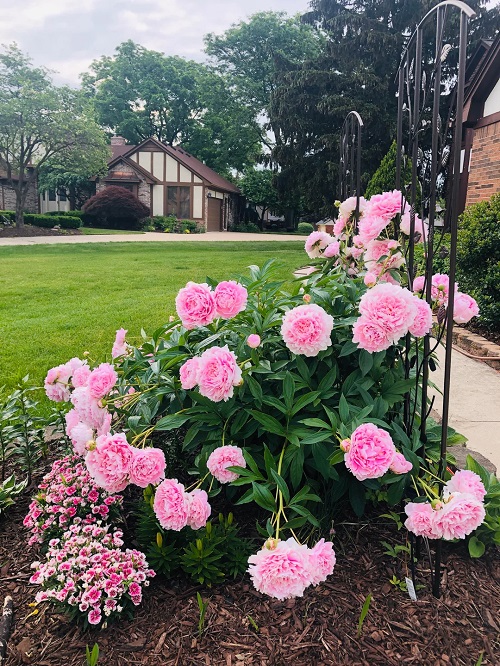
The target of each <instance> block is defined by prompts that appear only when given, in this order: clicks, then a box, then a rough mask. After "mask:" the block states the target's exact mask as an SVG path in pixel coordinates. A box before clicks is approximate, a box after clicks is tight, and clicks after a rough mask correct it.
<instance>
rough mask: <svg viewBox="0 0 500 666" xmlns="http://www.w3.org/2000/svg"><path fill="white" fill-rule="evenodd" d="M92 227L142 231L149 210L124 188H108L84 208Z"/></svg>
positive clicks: (95, 196)
mask: <svg viewBox="0 0 500 666" xmlns="http://www.w3.org/2000/svg"><path fill="white" fill-rule="evenodd" d="M83 211H84V213H85V215H86V217H87V216H88V218H89V221H90V222H91V224H92V226H101V227H104V228H107V229H140V228H141V226H142V225H141V220H143V219H144V218H145V217H147V216H148V215H149V208H148V207H147V206H145V205H144V204H143V203H142V201H139V199H137V197H135V196H134V195H133V194H132V192H130V191H129V190H126V189H125V188H124V187H117V186H110V187H106V188H105V189H104V190H101V192H98V194H95V195H94V196H93V197H91V198H90V199H89V200H88V201H87V202H86V203H85V205H84V206H83Z"/></svg>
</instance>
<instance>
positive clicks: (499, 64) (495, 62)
mask: <svg viewBox="0 0 500 666" xmlns="http://www.w3.org/2000/svg"><path fill="white" fill-rule="evenodd" d="M499 78H500V33H498V35H497V36H496V37H495V39H493V40H486V39H483V40H481V43H480V45H479V47H478V48H477V50H476V51H475V52H474V53H473V54H472V56H471V59H470V61H469V63H468V66H467V70H466V88H465V96H464V110H463V122H464V123H465V124H466V125H468V126H471V125H474V123H475V122H476V121H477V120H479V118H480V117H481V115H482V113H483V110H484V102H485V100H486V98H487V97H488V95H489V94H490V92H491V91H492V90H493V88H494V87H495V85H496V84H497V82H498V80H499Z"/></svg>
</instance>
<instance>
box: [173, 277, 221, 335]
mask: <svg viewBox="0 0 500 666" xmlns="http://www.w3.org/2000/svg"><path fill="white" fill-rule="evenodd" d="M175 308H176V310H177V314H178V315H179V317H180V319H181V322H182V325H183V326H184V328H187V329H188V330H191V329H193V328H196V327H197V326H208V324H210V323H212V321H213V320H214V319H215V317H216V316H217V306H216V303H215V298H214V295H213V293H212V290H211V289H210V287H209V286H208V284H205V283H202V284H197V283H196V282H188V283H187V285H186V286H185V287H183V288H182V289H181V290H180V291H179V293H178V294H177V296H176V298H175Z"/></svg>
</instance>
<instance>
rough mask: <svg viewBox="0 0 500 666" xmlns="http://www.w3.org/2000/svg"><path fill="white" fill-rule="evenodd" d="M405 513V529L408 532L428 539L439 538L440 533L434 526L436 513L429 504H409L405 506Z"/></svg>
mask: <svg viewBox="0 0 500 666" xmlns="http://www.w3.org/2000/svg"><path fill="white" fill-rule="evenodd" d="M405 513H406V515H407V516H408V518H407V519H406V521H405V527H406V529H407V530H408V531H409V532H413V534H415V535H416V536H423V537H427V538H428V539H440V538H441V532H440V530H439V529H438V528H437V526H436V511H434V509H433V508H432V505H431V504H429V503H428V502H425V503H420V502H410V503H409V504H407V505H406V506H405Z"/></svg>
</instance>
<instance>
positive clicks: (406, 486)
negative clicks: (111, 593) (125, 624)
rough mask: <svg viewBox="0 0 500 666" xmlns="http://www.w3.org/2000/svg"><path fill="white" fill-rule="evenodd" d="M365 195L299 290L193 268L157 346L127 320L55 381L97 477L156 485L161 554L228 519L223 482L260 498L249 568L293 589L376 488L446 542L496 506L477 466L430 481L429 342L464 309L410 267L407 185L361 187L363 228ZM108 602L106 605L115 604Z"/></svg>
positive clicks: (277, 586)
mask: <svg viewBox="0 0 500 666" xmlns="http://www.w3.org/2000/svg"><path fill="white" fill-rule="evenodd" d="M355 208H356V201H355V199H352V198H351V199H348V200H347V201H345V202H343V203H341V204H339V219H338V220H337V222H336V224H335V226H334V233H335V235H334V236H331V235H329V234H326V233H323V232H313V233H311V234H310V236H309V237H308V238H307V240H306V242H305V252H306V254H307V256H308V258H309V262H308V263H309V264H310V265H309V267H308V270H307V271H305V275H302V276H301V277H299V278H297V279H296V280H295V281H294V282H293V283H292V285H291V286H290V284H288V285H286V284H284V283H281V282H277V281H275V280H274V278H273V266H272V262H267V263H266V264H265V265H264V266H263V267H262V268H259V267H257V266H251V267H250V275H249V277H240V278H238V280H237V281H236V280H230V281H224V282H220V283H218V284H217V283H214V282H212V281H210V280H208V279H207V281H206V282H205V283H202V284H197V283H193V282H188V283H187V284H186V286H185V287H184V288H182V289H181V290H180V292H179V294H178V296H177V298H176V311H177V315H178V318H176V317H171V320H170V321H169V323H167V324H166V325H165V326H163V327H161V328H160V329H159V330H158V331H156V332H154V333H153V335H152V336H151V337H150V338H148V337H147V336H145V337H144V339H143V341H142V343H141V344H140V346H136V347H134V346H132V345H131V344H129V343H127V341H126V331H125V329H120V330H119V331H117V336H116V340H115V342H114V345H113V351H112V357H113V359H114V363H113V365H111V364H108V363H102V364H100V365H99V366H98V367H96V368H90V367H89V366H88V364H87V362H85V361H80V360H79V359H72V360H71V361H69V362H68V363H66V364H64V365H62V366H58V367H57V368H54V369H52V370H50V371H49V373H48V375H47V379H46V382H45V388H46V392H47V395H48V396H49V397H50V398H51V399H53V400H56V401H59V402H66V403H67V404H68V407H71V409H70V410H69V411H68V413H67V416H66V422H67V434H68V436H69V437H70V439H71V441H72V444H73V447H74V453H75V455H77V456H81V460H82V463H84V464H85V466H86V469H87V471H88V474H89V475H90V476H91V478H92V482H93V483H94V484H95V485H96V486H98V487H99V488H101V489H102V490H103V491H105V492H107V493H111V494H113V495H114V494H116V493H120V492H122V491H123V490H125V488H126V487H127V486H129V485H135V486H137V487H139V488H142V489H144V498H145V501H146V502H147V504H148V506H150V508H151V509H152V511H153V512H154V521H155V525H156V530H157V534H156V541H157V543H158V549H159V550H160V551H162V549H163V545H162V544H164V540H165V539H166V540H168V539H172V538H173V537H172V536H171V537H169V534H171V535H173V534H174V533H177V532H182V533H185V531H186V530H194V531H196V530H201V529H204V528H207V529H209V530H210V529H211V528H208V526H209V525H210V524H211V523H210V521H209V518H210V516H211V515H212V513H213V506H212V504H213V501H214V499H213V498H215V497H216V496H217V495H218V494H220V493H224V495H225V501H226V502H230V503H231V504H233V505H234V506H236V507H238V506H241V505H243V504H249V503H254V504H255V507H256V510H255V513H256V517H257V519H258V530H259V533H260V534H261V538H262V539H263V546H262V548H260V549H258V551H257V552H256V553H255V554H253V555H251V556H250V558H249V560H248V565H249V566H248V572H249V573H250V576H251V579H252V581H253V583H254V586H255V588H256V589H257V590H259V591H261V592H263V593H264V594H267V595H269V596H272V597H275V598H277V599H286V598H289V597H293V596H302V595H303V594H304V592H305V590H306V589H307V588H308V587H309V586H310V585H318V584H320V583H321V582H322V581H324V580H325V579H326V578H327V577H328V576H329V575H331V574H332V572H333V570H334V567H335V565H336V556H335V551H334V547H333V544H332V542H330V541H325V540H324V538H319V537H320V536H321V532H326V529H327V527H328V526H329V525H331V520H332V516H333V512H334V510H336V509H338V508H339V507H340V506H341V503H345V502H346V501H349V502H350V504H351V507H352V509H353V511H354V512H355V513H356V514H357V515H358V516H361V515H362V514H363V513H364V511H365V507H366V503H367V501H369V500H373V499H374V498H375V499H376V500H377V501H385V502H387V503H388V504H389V505H397V504H398V503H399V502H401V501H402V500H403V499H405V498H408V499H411V500H412V501H411V502H410V503H408V504H407V506H406V510H407V515H408V520H407V527H408V529H409V530H411V531H413V532H414V533H415V534H422V535H425V536H427V537H428V538H433V539H438V538H439V539H441V538H442V539H452V538H464V537H465V536H467V535H469V534H470V533H471V532H472V531H473V530H475V529H476V528H477V527H478V526H479V525H480V524H481V523H482V522H483V520H484V517H485V514H484V506H483V504H484V503H483V501H482V499H480V498H479V496H478V486H477V484H476V483H475V482H474V481H473V480H471V477H470V475H469V477H467V478H466V477H463V476H462V477H460V476H458V475H456V476H455V477H454V479H455V480H454V481H453V480H451V481H450V482H449V484H448V485H447V486H446V487H445V489H444V491H443V492H442V493H441V494H440V493H439V491H438V490H436V489H435V488H434V486H433V485H432V483H433V481H429V479H432V478H433V476H435V474H436V473H437V469H436V464H435V463H436V462H437V461H438V460H439V440H440V433H439V429H438V427H437V425H435V426H433V424H432V422H430V423H429V425H428V428H427V437H426V441H425V442H424V441H422V440H421V439H420V429H419V426H420V422H421V414H422V411H423V410H425V411H427V409H428V405H427V404H426V405H422V404H421V398H420V395H421V393H420V391H419V390H417V389H418V387H419V386H420V384H421V356H422V338H423V336H425V335H427V334H429V333H430V332H431V329H432V327H433V311H434V312H437V310H438V309H439V311H440V313H441V314H440V320H441V322H443V320H444V321H446V318H447V313H446V309H447V304H448V289H449V281H448V279H447V276H444V275H435V276H434V278H433V280H432V285H431V287H432V289H431V295H432V299H431V303H427V301H426V300H425V298H423V297H422V295H423V294H425V293H426V288H427V285H426V284H425V278H423V279H422V278H421V277H417V278H416V279H415V280H413V281H412V280H411V279H409V278H408V276H407V274H406V269H405V266H406V263H405V255H406V252H407V247H408V237H409V236H413V237H414V240H415V241H417V242H424V246H425V240H426V236H427V229H426V226H425V224H424V223H423V222H422V221H421V220H419V219H418V217H414V216H411V215H410V213H409V211H408V209H407V205H406V203H405V201H404V199H403V197H402V195H401V193H400V192H398V191H396V190H395V191H392V192H386V193H383V194H380V195H375V196H374V197H372V198H371V199H370V200H369V201H365V200H364V199H361V201H360V206H359V210H360V219H359V224H356V220H355V219H354V214H355ZM443 309H444V313H445V314H444V316H443V312H442V311H443ZM475 314H477V305H476V304H475V301H474V299H472V298H471V297H469V296H467V295H466V294H460V292H458V293H457V295H456V301H455V310H454V312H453V313H452V316H453V317H454V318H455V320H457V321H464V320H467V321H468V320H469V319H470V318H471V317H472V316H474V315H475ZM442 328H443V324H441V330H442ZM408 349H409V357H408V362H409V366H410V371H409V373H408V367H407V363H406V358H407V355H406V354H407V350H408ZM405 400H406V401H407V403H408V402H409V403H411V405H412V409H413V428H412V429H411V430H410V431H407V430H406V429H405V426H404V421H403V410H404V403H405ZM452 435H453V433H450V436H452ZM173 440H175V441H180V442H181V446H182V453H181V457H182V461H183V463H184V467H183V468H182V466H180V467H181V471H183V476H182V477H181V475H180V474H179V465H177V468H176V467H175V465H176V464H177V463H179V460H178V459H177V460H176V459H175V457H172V456H171V447H172V441H173ZM179 479H180V480H179ZM419 489H423V494H422V495H419V496H418V497H416V492H418V493H420V490H419ZM426 497H427V498H428V499H429V500H430V501H429V502H427V503H426V502H423V501H422V500H424V499H425V498H426ZM413 500H414V501H413ZM77 527H78V525H77ZM78 529H79V527H78ZM183 531H184V532H183ZM106 534H107V533H106ZM103 538H106V539H108V536H105V537H103ZM110 538H111V537H110ZM71 543H72V542H71ZM54 547H55V546H54ZM193 548H194V550H193V553H192V554H193V557H194V560H195V561H196V558H198V560H197V561H198V564H199V560H200V557H201V555H200V552H201V551H197V546H196V545H194V546H193ZM210 553H212V551H210ZM70 555H71V557H72V556H73V552H72V551H71V552H70ZM171 556H172V550H171V549H168V548H167V549H166V550H165V557H171ZM141 566H142V565H141ZM144 566H145V565H144ZM197 566H198V565H197ZM37 578H38V577H37ZM41 578H42V579H43V580H44V581H45V580H47V575H46V573H44V574H43V575H41ZM49 578H50V577H49ZM202 578H203V577H202ZM203 579H204V578H203ZM34 582H36V580H35V581H34ZM60 582H61V583H64V581H60ZM125 587H126V586H125ZM127 590H129V588H127ZM127 590H125V588H123V593H124V594H125V595H126V594H129V596H130V597H131V598H132V601H133V597H134V596H135V597H137V596H138V595H135V594H130V593H129V592H128V591H127ZM59 592H61V595H62V591H61V590H58V592H57V593H59ZM96 598H97V593H96ZM100 598H101V597H99V599H100ZM85 599H86V598H85ZM81 603H82V602H81V598H80V597H78V604H76V605H77V606H78V608H80V605H81ZM83 603H84V604H85V603H86V601H84V602H83ZM92 610H93V611H94V610H95V611H96V612H95V613H94V615H93V617H95V618H97V610H99V612H100V613H101V615H102V613H103V612H106V606H104V607H100V608H99V609H97V608H93V609H92ZM114 610H115V609H113V612H114ZM89 622H91V620H90V616H89Z"/></svg>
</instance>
